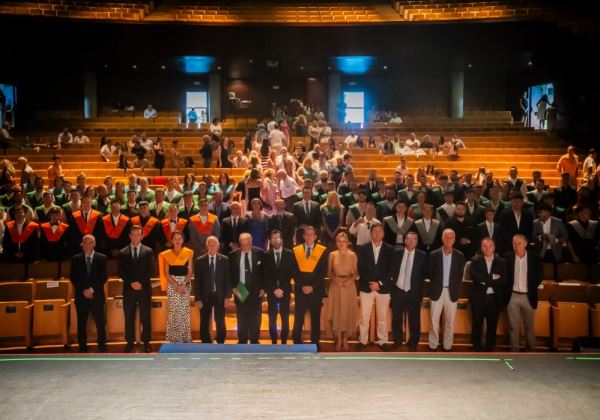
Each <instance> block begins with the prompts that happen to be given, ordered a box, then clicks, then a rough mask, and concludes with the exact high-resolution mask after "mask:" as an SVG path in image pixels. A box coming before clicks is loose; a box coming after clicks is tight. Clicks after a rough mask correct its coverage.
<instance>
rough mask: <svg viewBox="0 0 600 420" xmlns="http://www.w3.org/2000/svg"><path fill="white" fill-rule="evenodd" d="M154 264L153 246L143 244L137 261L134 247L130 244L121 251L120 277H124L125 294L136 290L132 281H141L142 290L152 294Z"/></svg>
mask: <svg viewBox="0 0 600 420" xmlns="http://www.w3.org/2000/svg"><path fill="white" fill-rule="evenodd" d="M153 266H154V252H153V251H152V248H150V247H148V246H145V245H141V244H140V249H139V255H138V258H137V262H134V260H133V254H132V248H131V246H130V245H127V246H126V247H124V248H122V249H121V250H120V251H119V277H121V278H122V279H123V296H125V294H126V293H131V292H134V290H133V289H132V288H131V283H133V282H136V281H139V282H140V283H141V284H142V291H144V292H148V293H149V294H150V295H151V294H152V284H151V282H150V278H151V277H152V268H153Z"/></svg>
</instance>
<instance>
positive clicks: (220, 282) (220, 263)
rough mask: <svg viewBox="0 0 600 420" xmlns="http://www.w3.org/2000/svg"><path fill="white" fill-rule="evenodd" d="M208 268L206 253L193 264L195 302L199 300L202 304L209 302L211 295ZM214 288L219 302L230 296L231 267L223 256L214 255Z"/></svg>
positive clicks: (227, 259) (208, 262)
mask: <svg viewBox="0 0 600 420" xmlns="http://www.w3.org/2000/svg"><path fill="white" fill-rule="evenodd" d="M209 266H210V261H209V256H208V253H206V254H204V255H201V256H200V257H198V258H196V261H195V263H194V277H195V282H194V294H195V296H196V300H201V301H202V302H203V303H204V304H206V302H208V301H209V299H210V296H211V294H212V285H211V282H210V270H209V268H210V267H209ZM238 271H239V270H238ZM215 286H216V290H217V298H218V299H219V301H220V302H222V301H224V300H225V299H226V298H228V297H230V296H231V288H232V285H231V266H230V263H229V258H227V257H226V256H225V255H223V254H217V255H216V260H215Z"/></svg>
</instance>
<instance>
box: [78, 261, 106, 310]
mask: <svg viewBox="0 0 600 420" xmlns="http://www.w3.org/2000/svg"><path fill="white" fill-rule="evenodd" d="M107 278H108V274H107V270H106V255H104V254H101V253H99V252H95V251H94V256H93V258H92V267H91V270H90V275H89V276H88V274H87V266H86V263H85V256H84V254H83V253H80V254H77V255H75V256H74V257H73V259H72V260H71V272H70V274H69V280H71V283H73V286H74V287H75V299H76V300H79V299H86V298H85V296H83V291H84V290H85V289H88V288H90V287H91V288H92V289H94V299H101V300H102V301H104V283H106V280H107Z"/></svg>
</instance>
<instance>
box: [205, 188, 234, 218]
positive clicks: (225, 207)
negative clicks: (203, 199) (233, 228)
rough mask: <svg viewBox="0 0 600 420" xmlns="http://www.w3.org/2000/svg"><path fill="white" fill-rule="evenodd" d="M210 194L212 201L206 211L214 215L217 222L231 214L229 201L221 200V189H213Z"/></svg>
mask: <svg viewBox="0 0 600 420" xmlns="http://www.w3.org/2000/svg"><path fill="white" fill-rule="evenodd" d="M212 196H213V201H212V202H211V203H210V204H209V205H208V212H209V213H212V214H214V215H216V216H217V218H218V219H219V222H222V221H223V219H225V218H226V217H229V216H231V208H230V206H229V203H226V202H224V201H223V191H221V190H215V192H214V193H213V195H212Z"/></svg>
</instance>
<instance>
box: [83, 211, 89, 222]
mask: <svg viewBox="0 0 600 420" xmlns="http://www.w3.org/2000/svg"><path fill="white" fill-rule="evenodd" d="M83 220H84V221H85V223H87V221H88V214H87V212H86V213H83Z"/></svg>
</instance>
